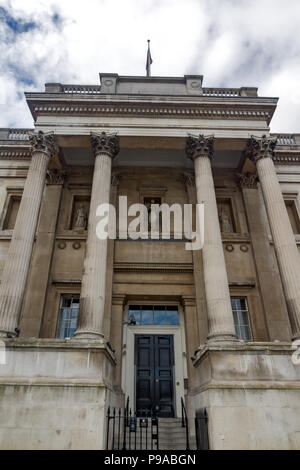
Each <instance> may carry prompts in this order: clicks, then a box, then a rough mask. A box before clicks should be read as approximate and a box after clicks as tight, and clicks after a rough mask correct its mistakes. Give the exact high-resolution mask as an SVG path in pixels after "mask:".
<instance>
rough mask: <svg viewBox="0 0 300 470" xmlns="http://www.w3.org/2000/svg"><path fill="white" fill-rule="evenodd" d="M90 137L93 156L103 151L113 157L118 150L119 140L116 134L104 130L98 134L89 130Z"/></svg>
mask: <svg viewBox="0 0 300 470" xmlns="http://www.w3.org/2000/svg"><path fill="white" fill-rule="evenodd" d="M90 139H91V145H92V149H93V152H94V156H95V157H96V156H97V155H98V154H100V153H101V154H103V153H104V154H106V155H108V156H109V157H110V158H112V159H113V158H114V157H115V156H116V155H117V154H118V153H119V151H120V142H119V137H118V136H117V134H108V133H106V132H104V131H103V132H101V133H100V134H95V133H93V132H91V135H90Z"/></svg>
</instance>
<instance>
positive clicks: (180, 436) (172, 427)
mask: <svg viewBox="0 0 300 470" xmlns="http://www.w3.org/2000/svg"><path fill="white" fill-rule="evenodd" d="M158 421H159V450H185V449H186V428H183V427H182V426H181V418H159V420H158ZM193 424H194V423H190V425H193ZM189 441H190V449H191V450H196V439H195V438H191V437H190V438H189Z"/></svg>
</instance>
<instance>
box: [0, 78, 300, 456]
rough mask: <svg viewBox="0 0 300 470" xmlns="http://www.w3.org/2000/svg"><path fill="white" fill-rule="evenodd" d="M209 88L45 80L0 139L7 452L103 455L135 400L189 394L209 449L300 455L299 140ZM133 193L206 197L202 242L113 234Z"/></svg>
mask: <svg viewBox="0 0 300 470" xmlns="http://www.w3.org/2000/svg"><path fill="white" fill-rule="evenodd" d="M202 79H203V77H202V76H189V75H186V76H184V77H183V78H177V77H151V78H150V77H129V76H119V75H116V74H100V80H101V85H99V86H91V85H86V86H75V85H63V84H58V83H48V84H46V85H45V91H44V92H41V93H26V99H27V103H28V106H29V109H30V111H31V113H32V115H33V118H34V122H35V127H34V129H0V161H1V170H0V213H1V219H0V224H1V226H0V269H1V285H0V341H1V342H0V346H1V347H0V354H1V356H0V397H1V400H0V446H1V448H3V449H11V448H13V449H19V448H22V449H24V448H25V449H32V448H34V449H45V448H48V449H49V448H50V449H103V448H105V439H106V412H107V409H108V407H109V406H110V407H114V406H124V403H125V399H127V397H129V399H130V403H131V406H132V408H133V409H134V410H137V411H138V409H139V408H140V407H141V408H142V407H146V408H147V407H149V406H154V407H155V409H156V411H157V413H158V414H159V415H161V416H164V417H169V418H170V419H172V418H176V417H180V416H181V398H183V399H184V402H185V404H186V408H187V411H188V416H189V422H190V434H191V439H192V438H193V437H194V436H195V428H194V426H193V424H191V423H193V422H194V417H195V414H196V413H197V412H199V410H203V409H205V410H206V413H207V416H208V435H209V442H210V448H211V449H299V447H300V424H299V423H300V421H299V414H300V365H297V362H298V361H297V357H298V356H297V351H296V352H295V349H294V348H295V347H296V346H297V343H295V342H294V343H293V341H296V340H297V339H300V257H299V245H300V218H299V217H300V196H299V194H300V135H271V134H270V132H269V129H270V128H269V125H270V122H271V119H272V116H273V114H274V112H275V110H276V105H277V99H276V98H265V97H260V96H258V93H257V89H256V88H247V87H243V88H240V89H223V88H222V89H220V88H205V87H203V84H202ZM120 196H126V197H127V202H128V206H130V205H131V204H137V203H141V204H145V206H146V207H149V206H150V205H151V203H158V204H163V203H165V204H168V205H170V206H171V205H172V204H180V205H181V206H182V207H183V206H184V204H193V205H194V206H195V204H196V203H199V204H200V203H204V246H203V249H201V250H187V249H186V240H184V239H183V240H180V239H178V238H176V236H175V233H174V232H173V233H172V232H171V237H170V239H163V238H162V237H158V239H139V240H132V239H131V238H130V237H129V236H128V233H127V231H126V230H125V232H124V231H123V232H120V231H119V232H118V236H117V238H116V239H107V240H105V239H99V237H98V236H97V232H96V225H97V220H98V219H97V216H96V211H97V207H98V206H99V204H103V203H109V202H110V203H111V204H113V205H114V207H116V208H117V212H118V213H120V207H119V201H120V200H121V199H120ZM129 219H130V216H129ZM118 220H119V222H118V223H119V225H122V221H121V219H118ZM119 225H118V228H120V226H119ZM122 226H123V225H122Z"/></svg>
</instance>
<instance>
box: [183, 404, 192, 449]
mask: <svg viewBox="0 0 300 470" xmlns="http://www.w3.org/2000/svg"><path fill="white" fill-rule="evenodd" d="M181 426H182V427H183V428H185V435H186V450H190V439H189V420H188V417H187V412H186V408H185V404H184V400H183V398H182V397H181Z"/></svg>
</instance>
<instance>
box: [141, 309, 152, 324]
mask: <svg viewBox="0 0 300 470" xmlns="http://www.w3.org/2000/svg"><path fill="white" fill-rule="evenodd" d="M142 325H153V307H152V306H151V307H150V306H149V305H144V306H143V307H142Z"/></svg>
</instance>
